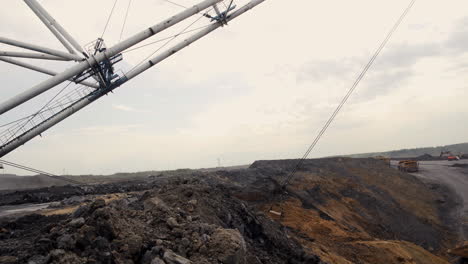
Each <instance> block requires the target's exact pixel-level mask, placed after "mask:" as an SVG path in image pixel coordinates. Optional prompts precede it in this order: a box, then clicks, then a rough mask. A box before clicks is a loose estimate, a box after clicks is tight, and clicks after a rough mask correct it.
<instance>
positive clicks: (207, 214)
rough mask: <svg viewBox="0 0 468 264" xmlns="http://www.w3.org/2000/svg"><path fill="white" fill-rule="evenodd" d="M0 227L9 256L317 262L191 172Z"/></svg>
mask: <svg viewBox="0 0 468 264" xmlns="http://www.w3.org/2000/svg"><path fill="white" fill-rule="evenodd" d="M0 230H2V233H1V238H2V239H1V240H0V256H3V257H4V258H7V257H8V258H9V259H10V260H14V261H13V262H12V263H28V261H29V263H148V264H149V263H168V264H172V263H174V264H176V263H179V264H182V263H206V264H208V263H225V264H235V263H239V264H244V263H245V264H247V263H252V264H255V263H321V262H320V260H319V258H318V257H316V256H314V255H311V254H308V253H306V252H305V251H304V249H303V247H302V246H301V245H300V244H299V243H298V242H297V241H295V240H293V239H291V238H288V236H287V235H286V233H285V230H284V229H283V228H282V227H281V226H280V225H279V224H278V223H276V222H274V221H272V220H271V219H269V218H268V217H265V216H264V215H262V214H255V213H254V211H252V210H251V209H250V208H249V207H248V206H247V205H246V204H245V203H243V202H241V201H240V200H238V199H236V198H233V197H231V196H230V195H228V191H227V190H225V189H224V188H223V187H220V186H213V185H208V184H204V183H201V182H199V181H197V180H180V181H177V182H174V183H170V184H167V185H165V186H163V187H161V188H155V189H153V190H151V191H147V192H145V193H143V194H139V195H136V196H135V197H133V198H126V199H121V200H116V201H113V202H110V203H109V204H106V203H105V202H104V200H96V201H95V202H94V203H92V204H89V205H86V206H83V207H80V208H79V209H78V210H77V211H75V212H74V213H73V214H71V215H69V216H54V217H46V216H39V215H31V216H27V217H23V218H21V219H19V220H17V221H15V222H6V223H2V224H0ZM24 242H26V243H24Z"/></svg>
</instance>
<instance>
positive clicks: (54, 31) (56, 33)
mask: <svg viewBox="0 0 468 264" xmlns="http://www.w3.org/2000/svg"><path fill="white" fill-rule="evenodd" d="M24 2H25V3H26V4H27V5H28V6H29V8H31V10H32V11H33V12H34V14H36V16H37V17H38V18H39V19H40V20H41V21H42V23H44V25H45V26H46V27H47V28H48V29H49V30H50V32H52V34H54V36H55V37H56V38H57V39H58V40H59V41H60V43H62V45H63V46H64V47H65V48H66V49H67V50H68V52H70V53H71V54H76V52H75V50H73V48H72V47H71V46H70V44H68V42H67V41H66V40H65V39H64V37H63V36H62V35H61V34H60V32H59V31H58V30H57V29H56V28H55V27H54V24H53V23H52V22H51V21H49V20H47V18H46V17H45V16H44V14H42V13H41V12H40V11H39V10H38V9H37V8H36V7H35V6H34V5H33V4H32V3H31V2H30V1H27V0H25V1H24Z"/></svg>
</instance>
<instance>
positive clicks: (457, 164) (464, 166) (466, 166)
mask: <svg viewBox="0 0 468 264" xmlns="http://www.w3.org/2000/svg"><path fill="white" fill-rule="evenodd" d="M451 167H455V168H468V164H460V163H455V164H453V165H452V166H451Z"/></svg>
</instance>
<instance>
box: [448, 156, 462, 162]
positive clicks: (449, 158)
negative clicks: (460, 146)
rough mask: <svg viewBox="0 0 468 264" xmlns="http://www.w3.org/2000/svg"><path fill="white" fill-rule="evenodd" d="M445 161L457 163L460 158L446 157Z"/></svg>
mask: <svg viewBox="0 0 468 264" xmlns="http://www.w3.org/2000/svg"><path fill="white" fill-rule="evenodd" d="M447 160H448V161H457V160H460V157H458V156H448V157H447Z"/></svg>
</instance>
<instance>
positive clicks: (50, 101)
mask: <svg viewBox="0 0 468 264" xmlns="http://www.w3.org/2000/svg"><path fill="white" fill-rule="evenodd" d="M70 84H72V82H68V84H67V85H65V87H63V88H62V89H61V90H60V91H59V92H58V93H57V94H56V95H55V96H54V97H52V99H50V100H49V101H48V102H47V103H46V104H45V105H44V106H43V107H42V108H41V109H39V110H38V111H37V112H36V113H34V114H33V115H32V116H31V117H30V118H29V119H28V121H26V122H24V123H23V124H22V125H21V126H20V127H19V128H18V129H17V130H16V131H20V130H21V129H23V128H24V127H25V126H26V125H27V124H28V123H29V122H31V120H33V118H35V117H36V116H37V115H39V114H40V113H41V111H42V110H44V109H45V108H46V107H47V106H49V104H50V103H52V102H53V101H54V100H55V98H57V97H58V96H59V95H60V94H61V93H62V92H63V91H65V89H67V88H68V86H70ZM15 136H16V133H14V134H13V135H12V136H11V137H10V138H8V140H7V142H9V141H10V140H11V139H12V138H14V137H15Z"/></svg>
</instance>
